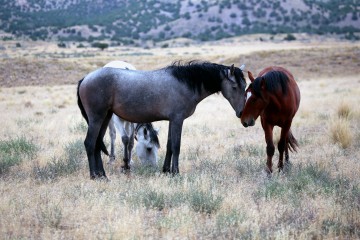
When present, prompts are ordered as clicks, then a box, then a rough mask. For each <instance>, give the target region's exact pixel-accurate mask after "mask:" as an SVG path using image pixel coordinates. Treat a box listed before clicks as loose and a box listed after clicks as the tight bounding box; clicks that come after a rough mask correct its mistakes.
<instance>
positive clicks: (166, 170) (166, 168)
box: [163, 121, 172, 173]
mask: <svg viewBox="0 0 360 240" xmlns="http://www.w3.org/2000/svg"><path fill="white" fill-rule="evenodd" d="M171 123H172V122H171V121H169V130H168V139H167V144H166V155H165V160H164V165H163V172H164V173H169V172H170V163H171V157H172V149H171Z"/></svg>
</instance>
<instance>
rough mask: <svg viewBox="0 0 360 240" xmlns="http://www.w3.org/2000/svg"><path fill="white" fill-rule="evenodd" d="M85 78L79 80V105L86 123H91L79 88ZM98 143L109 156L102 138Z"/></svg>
mask: <svg viewBox="0 0 360 240" xmlns="http://www.w3.org/2000/svg"><path fill="white" fill-rule="evenodd" d="M83 80H84V78H83V79H81V80H80V81H79V82H78V86H77V91H76V93H77V103H78V106H79V108H80V112H81V115H82V116H83V117H84V118H85V120H86V123H87V124H88V125H89V118H88V116H87V114H86V111H85V108H84V105H83V104H82V101H81V98H80V94H79V89H80V85H81V83H82V81H83ZM97 144H100V149H101V151H103V152H104V153H105V155H107V156H109V152H108V150H107V149H106V146H105V143H104V141H103V140H102V139H101V140H100V141H97Z"/></svg>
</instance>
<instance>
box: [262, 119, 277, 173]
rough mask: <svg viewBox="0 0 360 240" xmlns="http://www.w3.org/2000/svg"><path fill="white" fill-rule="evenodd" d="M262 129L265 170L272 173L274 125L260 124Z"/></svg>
mask: <svg viewBox="0 0 360 240" xmlns="http://www.w3.org/2000/svg"><path fill="white" fill-rule="evenodd" d="M262 125H263V129H264V132H265V141H266V154H267V161H266V166H267V169H266V172H267V173H268V174H271V173H272V158H273V156H274V153H275V146H274V142H273V129H274V126H271V125H269V124H262Z"/></svg>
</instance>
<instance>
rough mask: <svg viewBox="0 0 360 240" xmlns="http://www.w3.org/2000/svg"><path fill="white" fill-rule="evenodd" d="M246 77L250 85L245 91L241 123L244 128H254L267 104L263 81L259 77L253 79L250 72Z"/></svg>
mask: <svg viewBox="0 0 360 240" xmlns="http://www.w3.org/2000/svg"><path fill="white" fill-rule="evenodd" d="M248 77H249V79H250V81H251V83H250V85H249V86H248V88H247V89H246V91H245V92H246V94H245V107H244V110H243V112H242V114H241V123H242V124H243V126H244V127H249V126H254V125H255V121H256V119H257V118H258V117H259V116H260V114H261V113H262V111H263V110H264V109H265V107H266V106H267V103H268V93H267V92H266V85H265V79H264V78H263V77H261V76H260V77H257V78H256V79H254V76H253V75H252V73H251V72H250V71H248Z"/></svg>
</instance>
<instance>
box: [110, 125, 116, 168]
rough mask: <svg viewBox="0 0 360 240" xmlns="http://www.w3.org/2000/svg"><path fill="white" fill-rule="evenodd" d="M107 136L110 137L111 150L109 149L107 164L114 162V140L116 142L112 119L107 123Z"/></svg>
mask: <svg viewBox="0 0 360 240" xmlns="http://www.w3.org/2000/svg"><path fill="white" fill-rule="evenodd" d="M109 135H110V142H111V149H110V156H109V162H108V163H113V162H114V161H115V140H116V129H115V125H114V120H113V118H111V119H110V121H109Z"/></svg>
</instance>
